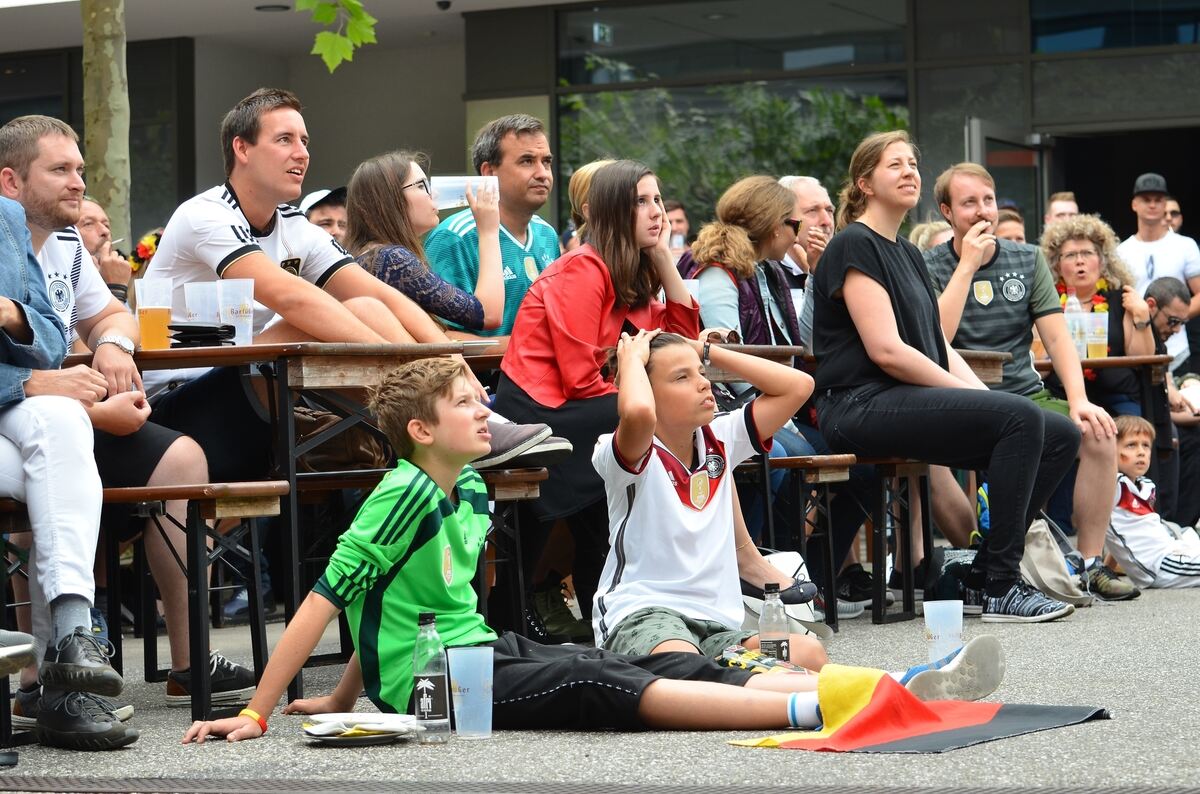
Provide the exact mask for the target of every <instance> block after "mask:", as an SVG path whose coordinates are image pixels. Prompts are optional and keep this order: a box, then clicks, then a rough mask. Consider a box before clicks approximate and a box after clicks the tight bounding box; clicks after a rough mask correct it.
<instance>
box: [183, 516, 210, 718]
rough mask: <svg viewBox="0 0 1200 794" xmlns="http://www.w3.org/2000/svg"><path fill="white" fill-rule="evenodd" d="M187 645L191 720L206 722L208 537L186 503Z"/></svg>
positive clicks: (207, 685) (208, 692)
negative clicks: (189, 669)
mask: <svg viewBox="0 0 1200 794" xmlns="http://www.w3.org/2000/svg"><path fill="white" fill-rule="evenodd" d="M186 534H187V553H188V554H187V579H188V624H189V625H188V642H189V651H190V654H191V659H192V676H191V679H192V680H191V689H192V719H193V720H203V719H208V714H209V710H210V705H211V704H210V702H209V701H210V697H209V694H210V687H211V683H212V682H211V681H210V680H209V670H208V644H209V635H208V615H209V609H208V544H207V543H206V542H205V541H206V539H207V537H208V533H207V531H206V526H205V523H204V519H203V518H201V517H200V507H199V505H198V504H197V503H196V502H194V501H190V502H188V512H187V533H186Z"/></svg>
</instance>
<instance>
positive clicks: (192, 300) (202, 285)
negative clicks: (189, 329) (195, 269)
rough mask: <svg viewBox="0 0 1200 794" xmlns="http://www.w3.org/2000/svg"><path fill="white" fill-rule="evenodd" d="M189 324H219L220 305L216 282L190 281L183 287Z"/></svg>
mask: <svg viewBox="0 0 1200 794" xmlns="http://www.w3.org/2000/svg"><path fill="white" fill-rule="evenodd" d="M183 298H184V302H185V303H186V304H187V319H188V322H189V323H213V324H216V323H219V322H221V303H220V300H219V299H218V297H217V282H216V281H191V282H188V283H187V284H184V285H183Z"/></svg>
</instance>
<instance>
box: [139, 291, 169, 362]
mask: <svg viewBox="0 0 1200 794" xmlns="http://www.w3.org/2000/svg"><path fill="white" fill-rule="evenodd" d="M133 283H134V290H135V292H136V294H137V318H138V327H139V328H140V329H141V333H142V350H166V349H167V348H168V347H170V346H171V337H170V336H169V335H168V334H167V323H169V322H170V321H171V290H172V287H173V286H174V285H173V284H172V283H171V279H169V278H140V279H137V280H136V281H134V282H133Z"/></svg>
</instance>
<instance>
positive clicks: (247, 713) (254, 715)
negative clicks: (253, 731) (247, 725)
mask: <svg viewBox="0 0 1200 794" xmlns="http://www.w3.org/2000/svg"><path fill="white" fill-rule="evenodd" d="M238 716H239V717H249V718H250V719H252V720H254V721H255V722H257V723H258V727H260V728H262V732H263V733H266V732H267V721H266V719H264V718H263V716H262V715H261V714H259V713H258V712H257V711H255V710H254V709H242V710H241V711H239V712H238Z"/></svg>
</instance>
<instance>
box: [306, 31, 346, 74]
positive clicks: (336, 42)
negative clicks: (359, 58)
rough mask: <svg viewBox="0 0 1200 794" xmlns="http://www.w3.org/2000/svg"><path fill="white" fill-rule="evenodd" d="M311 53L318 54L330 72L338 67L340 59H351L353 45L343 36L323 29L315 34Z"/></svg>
mask: <svg viewBox="0 0 1200 794" xmlns="http://www.w3.org/2000/svg"><path fill="white" fill-rule="evenodd" d="M312 54H313V55H320V56H321V60H322V61H324V62H325V66H326V68H328V69H329V72H330V73H331V74H332V73H333V70H334V69H336V68H338V66H339V65H340V64H341V62H342V61H349V60H352V59H353V57H354V45H353V44H351V43H350V39H348V38H346V37H345V36H342V35H339V34H337V33H333V32H332V31H328V30H323V31H321V32H320V33H318V34H317V37H316V39H315V40H314V41H313V48H312Z"/></svg>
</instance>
